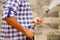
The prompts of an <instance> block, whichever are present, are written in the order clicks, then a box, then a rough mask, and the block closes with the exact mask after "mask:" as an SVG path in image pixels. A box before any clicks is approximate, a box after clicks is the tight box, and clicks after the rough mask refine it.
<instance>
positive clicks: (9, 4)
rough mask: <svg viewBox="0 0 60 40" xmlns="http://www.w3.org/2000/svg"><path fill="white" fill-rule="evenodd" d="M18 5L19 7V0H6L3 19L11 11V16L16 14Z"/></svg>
mask: <svg viewBox="0 0 60 40" xmlns="http://www.w3.org/2000/svg"><path fill="white" fill-rule="evenodd" d="M17 7H18V1H17V0H4V2H3V13H2V18H3V19H4V18H6V17H7V16H8V14H9V13H10V16H14V13H16V11H17ZM11 9H12V10H11Z"/></svg>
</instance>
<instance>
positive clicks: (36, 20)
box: [32, 17, 43, 24]
mask: <svg viewBox="0 0 60 40" xmlns="http://www.w3.org/2000/svg"><path fill="white" fill-rule="evenodd" d="M42 21H43V19H42V18H40V17H36V18H34V19H32V23H37V24H39V23H42Z"/></svg>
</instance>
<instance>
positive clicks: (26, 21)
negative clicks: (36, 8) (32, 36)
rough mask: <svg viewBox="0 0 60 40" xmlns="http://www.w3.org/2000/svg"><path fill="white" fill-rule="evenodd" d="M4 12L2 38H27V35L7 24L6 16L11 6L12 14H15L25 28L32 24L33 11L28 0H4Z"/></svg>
mask: <svg viewBox="0 0 60 40" xmlns="http://www.w3.org/2000/svg"><path fill="white" fill-rule="evenodd" d="M3 1H4V2H3V13H2V25H1V32H0V33H1V34H0V40H26V36H25V35H24V34H23V33H21V32H20V31H18V30H17V29H15V28H13V27H12V26H11V25H9V24H7V22H6V21H5V20H3V19H4V18H5V17H7V16H8V13H9V8H11V9H13V10H11V11H10V16H14V17H15V18H16V19H17V21H18V22H19V23H20V24H21V25H22V26H23V27H25V28H28V26H29V25H32V22H31V20H32V12H31V9H30V5H29V1H28V0H3Z"/></svg>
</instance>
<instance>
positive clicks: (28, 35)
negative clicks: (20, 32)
mask: <svg viewBox="0 0 60 40" xmlns="http://www.w3.org/2000/svg"><path fill="white" fill-rule="evenodd" d="M33 35H34V30H33V29H28V30H27V31H26V36H27V37H28V38H32V37H33Z"/></svg>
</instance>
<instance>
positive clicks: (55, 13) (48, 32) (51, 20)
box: [30, 0, 60, 40]
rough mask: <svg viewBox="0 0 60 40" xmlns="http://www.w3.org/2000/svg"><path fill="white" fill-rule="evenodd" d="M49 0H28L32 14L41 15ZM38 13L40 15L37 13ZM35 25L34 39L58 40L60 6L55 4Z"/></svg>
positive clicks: (59, 33)
mask: <svg viewBox="0 0 60 40" xmlns="http://www.w3.org/2000/svg"><path fill="white" fill-rule="evenodd" d="M50 2H51V0H33V1H32V0H30V5H31V9H32V13H33V16H34V17H36V16H41V14H43V11H44V10H45V9H47V8H48V5H49V4H50ZM39 14H40V15H39ZM43 19H44V20H43V23H42V24H38V25H36V26H37V27H36V28H35V30H36V33H35V40H60V6H59V5H58V6H56V7H54V8H53V9H51V10H50V12H49V13H48V14H47V15H46V16H45V17H44V18H43Z"/></svg>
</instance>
